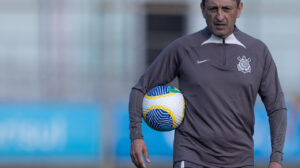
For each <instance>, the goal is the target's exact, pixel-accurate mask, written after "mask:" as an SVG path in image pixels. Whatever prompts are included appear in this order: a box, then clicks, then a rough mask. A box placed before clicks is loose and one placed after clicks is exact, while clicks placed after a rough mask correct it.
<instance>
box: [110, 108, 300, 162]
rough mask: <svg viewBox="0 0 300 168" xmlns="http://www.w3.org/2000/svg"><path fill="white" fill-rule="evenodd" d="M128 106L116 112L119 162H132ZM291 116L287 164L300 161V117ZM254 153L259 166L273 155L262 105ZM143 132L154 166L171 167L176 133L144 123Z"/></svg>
mask: <svg viewBox="0 0 300 168" xmlns="http://www.w3.org/2000/svg"><path fill="white" fill-rule="evenodd" d="M127 106H128V105H127V103H121V104H118V108H117V109H116V112H115V117H116V120H117V123H118V124H117V127H116V128H118V129H117V130H116V131H117V136H118V137H117V138H116V142H115V144H116V149H115V152H114V153H115V155H116V160H117V162H122V163H123V162H130V157H129V152H130V140H129V130H128V126H129V121H128V110H127V109H128V107H127ZM298 116H299V117H298V118H295V117H292V114H291V112H290V111H288V130H287V137H286V143H285V148H284V162H285V163H299V162H300V115H298ZM255 118H256V121H255V134H254V143H255V148H254V152H255V153H254V154H255V162H256V163H267V162H268V161H269V157H270V153H271V144H270V130H269V123H268V117H267V113H266V111H265V108H264V106H263V105H262V104H260V103H257V105H256V106H255ZM142 130H143V134H144V139H145V142H146V144H147V147H148V150H149V155H150V159H151V162H152V163H169V164H170V165H171V164H172V152H173V151H172V148H173V147H172V143H173V135H174V132H158V131H154V130H152V129H150V128H149V127H148V126H147V125H146V124H145V123H144V121H143V123H142Z"/></svg>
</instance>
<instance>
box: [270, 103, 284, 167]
mask: <svg viewBox="0 0 300 168" xmlns="http://www.w3.org/2000/svg"><path fill="white" fill-rule="evenodd" d="M269 124H270V133H271V145H272V154H271V158H270V162H279V163H280V162H281V161H282V159H283V153H282V150H283V146H284V140H285V134H286V126H287V114H286V109H285V108H283V109H280V110H277V111H274V112H272V113H270V114H269Z"/></svg>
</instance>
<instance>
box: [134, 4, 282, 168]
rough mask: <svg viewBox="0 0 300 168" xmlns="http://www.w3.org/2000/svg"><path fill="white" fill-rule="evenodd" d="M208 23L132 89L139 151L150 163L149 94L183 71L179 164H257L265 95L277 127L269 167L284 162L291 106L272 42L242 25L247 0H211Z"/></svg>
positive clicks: (137, 159)
mask: <svg viewBox="0 0 300 168" xmlns="http://www.w3.org/2000/svg"><path fill="white" fill-rule="evenodd" d="M201 9H202V13H203V16H204V18H205V20H206V23H207V27H206V28H205V29H203V30H201V31H199V32H196V33H194V34H191V35H187V36H184V37H182V38H179V39H177V40H176V41H174V42H173V43H171V44H170V45H169V46H168V47H166V48H165V49H164V51H163V52H162V53H161V54H160V55H159V56H158V58H157V59H156V60H155V61H154V62H153V63H152V65H151V66H150V67H149V68H148V70H147V71H146V72H145V73H144V74H143V76H142V77H141V78H140V80H139V82H138V83H137V84H136V85H135V86H134V87H133V88H132V91H131V95H130V103H129V113H130V138H131V142H132V143H131V153H130V154H131V158H132V161H133V163H134V164H135V165H136V166H137V167H146V166H145V164H144V161H143V157H142V155H143V154H144V157H145V160H146V161H147V162H150V160H149V156H148V152H147V147H146V145H145V142H144V140H143V136H142V131H141V116H142V108H141V106H142V99H143V96H144V94H145V93H146V92H147V91H148V90H149V89H151V88H153V87H154V86H157V85H161V84H166V83H168V82H170V81H172V80H173V79H174V78H175V77H178V80H179V88H180V90H181V91H182V93H183V95H184V97H185V100H186V111H185V118H184V121H183V123H182V124H181V125H180V127H179V128H177V129H176V131H175V140H174V167H175V168H183V167H192V168H201V167H209V168H211V167H218V168H219V167H228V168H240V167H247V168H248V167H254V154H253V153H254V152H253V146H254V143H253V138H252V137H253V133H254V104H255V101H256V97H257V95H258V94H259V95H260V97H261V98H262V101H263V102H264V104H265V107H266V110H267V113H268V116H269V123H270V129H271V144H272V154H271V158H270V164H269V167H272V168H280V167H281V161H282V150H283V144H284V139H285V131H286V105H285V101H284V96H283V92H282V90H281V87H280V83H279V79H278V74H277V70H276V65H275V63H274V61H273V59H272V56H271V54H270V52H269V50H268V48H267V47H266V45H265V44H264V43H263V42H261V41H259V40H257V39H255V38H253V37H250V36H249V35H247V34H245V33H243V32H242V31H240V30H239V29H238V28H237V27H236V26H235V23H236V19H237V18H238V17H239V16H240V14H241V12H242V9H243V3H242V2H240V0H203V1H202V3H201Z"/></svg>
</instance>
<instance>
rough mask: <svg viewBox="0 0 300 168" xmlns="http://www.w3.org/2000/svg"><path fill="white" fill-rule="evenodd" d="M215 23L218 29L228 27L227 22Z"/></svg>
mask: <svg viewBox="0 0 300 168" xmlns="http://www.w3.org/2000/svg"><path fill="white" fill-rule="evenodd" d="M214 25H215V27H216V28H217V29H224V28H225V27H226V24H223V23H222V24H221V23H215V24H214Z"/></svg>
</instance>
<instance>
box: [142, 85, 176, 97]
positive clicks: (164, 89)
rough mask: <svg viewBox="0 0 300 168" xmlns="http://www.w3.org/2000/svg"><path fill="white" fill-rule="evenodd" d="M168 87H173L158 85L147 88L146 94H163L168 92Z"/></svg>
mask: <svg viewBox="0 0 300 168" xmlns="http://www.w3.org/2000/svg"><path fill="white" fill-rule="evenodd" d="M168 87H171V88H172V89H174V87H172V86H167V85H160V86H157V87H154V88H152V89H151V90H149V91H148V92H147V95H148V96H160V95H164V94H169V93H170V91H169V89H168Z"/></svg>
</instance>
